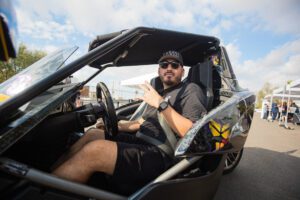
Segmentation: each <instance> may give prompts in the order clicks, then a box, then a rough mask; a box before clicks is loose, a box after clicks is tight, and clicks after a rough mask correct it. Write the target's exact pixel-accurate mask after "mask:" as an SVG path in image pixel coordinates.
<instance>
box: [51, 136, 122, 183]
mask: <svg viewBox="0 0 300 200" xmlns="http://www.w3.org/2000/svg"><path fill="white" fill-rule="evenodd" d="M116 161H117V144H116V143H115V142H112V141H106V140H95V141H92V142H89V143H87V144H86V145H84V147H82V148H81V149H80V150H79V151H78V153H76V154H75V155H73V156H72V157H71V158H70V159H68V160H67V161H66V162H64V163H63V164H62V165H60V166H59V167H57V168H56V169H55V170H54V172H53V174H54V175H56V176H58V177H61V178H64V179H68V180H71V181H76V182H80V183H84V182H86V181H87V180H88V179H89V177H90V176H91V175H92V174H93V173H94V172H96V171H99V172H104V173H106V174H113V172H114V169H115V165H116Z"/></svg>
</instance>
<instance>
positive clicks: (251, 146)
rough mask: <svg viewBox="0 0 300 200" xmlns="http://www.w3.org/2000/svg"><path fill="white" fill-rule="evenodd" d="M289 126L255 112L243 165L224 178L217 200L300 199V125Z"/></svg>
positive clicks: (242, 160)
mask: <svg viewBox="0 0 300 200" xmlns="http://www.w3.org/2000/svg"><path fill="white" fill-rule="evenodd" d="M289 126H290V127H291V128H293V129H292V130H288V129H285V128H283V127H280V126H279V125H278V122H267V121H266V120H262V119H260V118H259V113H255V115H254V118H253V122H252V126H251V130H250V132H249V136H248V138H247V142H246V144H245V150H244V155H243V157H242V159H241V161H240V164H239V165H238V166H237V168H236V169H235V170H234V171H233V172H232V173H231V174H228V175H223V177H222V179H221V183H220V185H219V189H218V191H217V193H216V195H215V198H214V200H229V199H230V200H235V199H243V200H260V199H268V200H277V199H278V200H279V199H280V200H300V126H299V125H298V126H297V125H293V124H289Z"/></svg>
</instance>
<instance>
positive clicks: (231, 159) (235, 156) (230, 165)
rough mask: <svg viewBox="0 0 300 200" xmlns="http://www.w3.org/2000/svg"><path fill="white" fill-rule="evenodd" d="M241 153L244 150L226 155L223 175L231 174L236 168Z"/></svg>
mask: <svg viewBox="0 0 300 200" xmlns="http://www.w3.org/2000/svg"><path fill="white" fill-rule="evenodd" d="M243 151H244V149H241V150H240V151H238V152H232V153H228V154H227V158H226V160H225V166H224V170H223V174H229V173H231V172H232V171H233V170H234V169H235V168H236V167H237V166H238V164H239V162H240V160H241V158H242V155H243Z"/></svg>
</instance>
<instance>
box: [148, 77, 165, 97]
mask: <svg viewBox="0 0 300 200" xmlns="http://www.w3.org/2000/svg"><path fill="white" fill-rule="evenodd" d="M150 85H151V86H152V87H153V88H154V89H155V90H156V91H157V92H158V93H162V92H163V90H164V86H163V84H162V82H161V80H160V78H159V76H157V77H155V78H152V79H151V81H150Z"/></svg>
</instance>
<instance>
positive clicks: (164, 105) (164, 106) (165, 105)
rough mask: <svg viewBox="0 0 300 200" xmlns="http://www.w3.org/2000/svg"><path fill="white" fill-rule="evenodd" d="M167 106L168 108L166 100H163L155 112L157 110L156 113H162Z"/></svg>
mask: <svg viewBox="0 0 300 200" xmlns="http://www.w3.org/2000/svg"><path fill="white" fill-rule="evenodd" d="M168 106H169V103H168V102H167V101H166V100H163V101H162V102H160V104H159V106H158V108H157V110H158V112H161V111H164V110H166V109H167V107H168Z"/></svg>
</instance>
